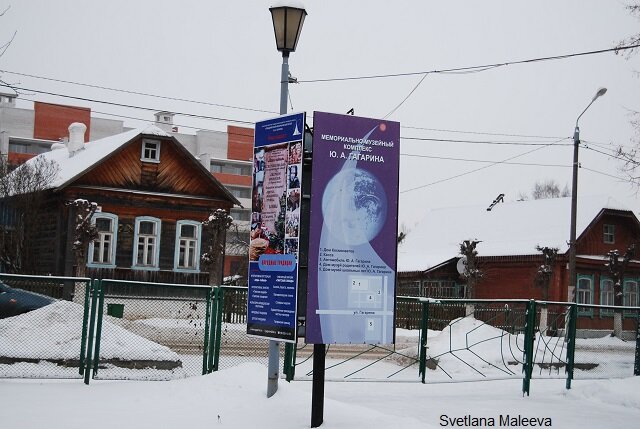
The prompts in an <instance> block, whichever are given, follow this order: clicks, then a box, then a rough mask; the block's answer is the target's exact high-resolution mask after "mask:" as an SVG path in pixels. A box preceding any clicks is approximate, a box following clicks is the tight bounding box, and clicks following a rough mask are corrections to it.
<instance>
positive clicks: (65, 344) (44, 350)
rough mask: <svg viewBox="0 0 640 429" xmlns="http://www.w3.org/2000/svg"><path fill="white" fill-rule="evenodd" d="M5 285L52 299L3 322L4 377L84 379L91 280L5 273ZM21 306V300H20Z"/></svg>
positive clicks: (0, 356) (0, 363) (0, 354)
mask: <svg viewBox="0 0 640 429" xmlns="http://www.w3.org/2000/svg"><path fill="white" fill-rule="evenodd" d="M0 281H2V282H3V283H5V284H6V285H8V286H10V287H12V288H16V289H20V290H24V291H28V292H35V293H38V294H41V295H46V296H50V297H53V298H62V297H63V296H64V295H65V294H66V295H67V296H69V297H70V298H71V299H72V300H69V301H67V300H62V299H57V300H56V301H55V302H53V303H52V304H49V305H47V306H46V307H43V308H40V309H39V310H36V311H31V312H28V313H24V314H20V315H17V316H13V317H8V318H5V319H0V377H2V378H80V377H81V373H80V372H79V370H78V369H79V368H80V367H82V366H83V364H84V361H85V352H86V347H85V345H86V339H87V332H88V328H87V321H88V316H89V314H88V312H87V304H88V302H89V296H90V293H91V287H92V281H91V280H90V279H86V278H73V277H51V276H23V275H11V274H0ZM17 301H20V298H19V297H18V298H17Z"/></svg>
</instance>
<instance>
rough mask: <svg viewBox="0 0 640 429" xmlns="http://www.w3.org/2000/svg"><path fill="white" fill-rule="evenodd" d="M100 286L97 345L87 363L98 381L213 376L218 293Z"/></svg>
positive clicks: (97, 290)
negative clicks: (214, 296) (213, 324)
mask: <svg viewBox="0 0 640 429" xmlns="http://www.w3.org/2000/svg"><path fill="white" fill-rule="evenodd" d="M94 285H95V290H94V292H95V293H94V294H92V297H93V298H94V299H93V301H92V314H95V315H96V317H94V318H92V319H91V320H92V322H93V321H95V346H94V354H93V356H92V359H91V362H90V365H89V363H88V364H87V369H89V367H90V369H91V372H92V374H91V376H92V377H93V378H96V379H146V380H166V379H173V378H183V377H188V376H193V375H200V374H203V373H206V372H208V370H209V365H211V359H210V357H209V354H210V347H209V344H210V341H211V340H212V335H211V333H212V331H215V329H213V330H212V329H211V315H212V314H214V310H213V309H212V308H211V307H212V304H213V301H214V300H213V299H212V294H213V291H217V290H212V288H211V287H209V286H193V285H180V284H163V283H142V282H132V281H123V280H98V281H96V282H95V283H94ZM94 307H95V308H96V310H95V311H93V308H94ZM213 338H215V337H213ZM86 376H87V375H86V374H85V377H86ZM85 380H86V378H85Z"/></svg>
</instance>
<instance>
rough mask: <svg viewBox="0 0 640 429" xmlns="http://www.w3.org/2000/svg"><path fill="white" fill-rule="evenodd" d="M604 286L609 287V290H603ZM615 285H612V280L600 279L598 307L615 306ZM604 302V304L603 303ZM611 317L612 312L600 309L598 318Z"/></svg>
mask: <svg viewBox="0 0 640 429" xmlns="http://www.w3.org/2000/svg"><path fill="white" fill-rule="evenodd" d="M605 284H609V285H611V289H609V290H605V289H604V287H605ZM615 290H616V285H615V284H614V283H613V280H612V279H610V278H609V277H602V278H601V279H600V305H615V304H616V292H615ZM605 301H606V302H605ZM611 315H613V310H611V309H609V308H601V309H600V316H601V317H604V316H611Z"/></svg>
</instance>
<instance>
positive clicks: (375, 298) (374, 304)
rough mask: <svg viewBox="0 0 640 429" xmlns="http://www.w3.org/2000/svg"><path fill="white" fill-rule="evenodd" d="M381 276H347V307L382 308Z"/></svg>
mask: <svg viewBox="0 0 640 429" xmlns="http://www.w3.org/2000/svg"><path fill="white" fill-rule="evenodd" d="M382 279H383V276H362V275H351V276H349V298H348V305H349V308H368V309H380V308H382V297H383V291H382Z"/></svg>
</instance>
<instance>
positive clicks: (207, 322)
mask: <svg viewBox="0 0 640 429" xmlns="http://www.w3.org/2000/svg"><path fill="white" fill-rule="evenodd" d="M210 324H211V289H209V290H208V291H207V303H206V307H205V316H204V344H203V347H202V375H205V374H207V373H208V370H209V368H208V367H207V363H208V362H209V325H210Z"/></svg>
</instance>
